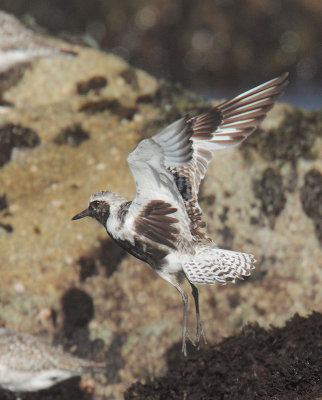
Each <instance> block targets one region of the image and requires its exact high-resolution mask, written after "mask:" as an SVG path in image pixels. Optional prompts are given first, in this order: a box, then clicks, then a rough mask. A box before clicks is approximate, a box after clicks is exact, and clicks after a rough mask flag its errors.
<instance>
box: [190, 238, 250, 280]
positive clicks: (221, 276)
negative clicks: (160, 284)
mask: <svg viewBox="0 0 322 400" xmlns="http://www.w3.org/2000/svg"><path fill="white" fill-rule="evenodd" d="M196 250H197V253H196V254H195V256H194V258H193V259H192V260H191V261H190V262H188V263H185V264H184V265H183V270H184V273H185V274H186V276H187V278H188V279H189V281H190V282H191V283H201V284H208V285H213V284H215V283H216V282H219V283H221V284H223V285H225V284H226V283H227V282H233V283H234V282H235V281H236V279H243V278H242V277H243V276H248V275H250V271H251V270H252V269H254V268H255V265H254V264H255V262H256V260H255V258H254V256H253V255H252V254H247V253H240V252H236V251H231V250H222V249H218V248H214V247H210V246H198V247H197V248H196Z"/></svg>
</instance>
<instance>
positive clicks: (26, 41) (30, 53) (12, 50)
mask: <svg viewBox="0 0 322 400" xmlns="http://www.w3.org/2000/svg"><path fill="white" fill-rule="evenodd" d="M59 54H63V55H66V54H67V55H76V54H77V53H76V52H74V51H72V50H68V49H64V48H62V47H61V46H58V45H57V44H55V43H53V42H52V41H50V40H49V39H47V38H45V37H43V36H40V35H38V34H36V33H34V32H33V31H32V30H30V29H28V28H27V27H26V26H24V25H23V24H22V23H21V22H20V21H19V20H18V19H17V18H16V17H14V16H13V15H10V14H8V13H6V12H4V11H0V73H2V72H5V71H7V70H8V69H10V68H12V67H14V66H15V65H17V64H20V63H23V62H27V61H31V60H33V59H34V58H37V57H48V56H54V55H59Z"/></svg>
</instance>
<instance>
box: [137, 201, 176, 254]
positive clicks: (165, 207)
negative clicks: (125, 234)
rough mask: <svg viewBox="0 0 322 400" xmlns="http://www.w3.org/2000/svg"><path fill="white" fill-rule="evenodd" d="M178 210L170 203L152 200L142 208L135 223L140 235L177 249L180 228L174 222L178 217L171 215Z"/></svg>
mask: <svg viewBox="0 0 322 400" xmlns="http://www.w3.org/2000/svg"><path fill="white" fill-rule="evenodd" d="M176 211H177V209H176V208H174V207H171V204H170V203H166V202H165V201H162V200H152V201H150V202H149V203H148V204H147V205H146V206H145V207H144V209H143V210H142V212H141V213H140V215H139V216H138V218H137V221H136V223H135V230H136V232H137V233H138V234H139V235H142V236H144V237H146V238H147V239H150V240H153V241H154V242H157V243H160V244H163V245H165V246H168V247H171V248H172V249H176V246H175V242H176V235H177V234H178V233H179V230H178V228H176V227H175V226H173V224H175V223H177V222H178V219H177V218H174V217H169V214H173V213H175V212H176Z"/></svg>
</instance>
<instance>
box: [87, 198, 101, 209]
mask: <svg viewBox="0 0 322 400" xmlns="http://www.w3.org/2000/svg"><path fill="white" fill-rule="evenodd" d="M98 205H99V201H97V200H95V201H92V202H91V204H90V205H89V206H90V208H97V207H98Z"/></svg>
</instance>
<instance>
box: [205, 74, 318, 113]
mask: <svg viewBox="0 0 322 400" xmlns="http://www.w3.org/2000/svg"><path fill="white" fill-rule="evenodd" d="M248 89H250V87H243V88H237V89H234V90H232V89H215V88H214V89H209V90H204V91H203V95H205V96H206V98H208V99H227V100H228V99H231V98H233V97H235V96H237V95H238V94H240V93H242V92H243V91H245V90H248ZM280 101H283V102H287V103H291V104H293V105H295V106H300V107H303V108H305V109H307V110H319V109H321V108H322V82H321V83H320V84H316V83H313V82H303V81H302V82H299V81H297V82H292V81H291V82H290V83H289V85H288V86H287V87H286V88H285V90H284V95H283V97H281V99H280Z"/></svg>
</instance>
